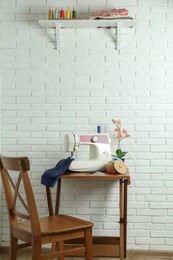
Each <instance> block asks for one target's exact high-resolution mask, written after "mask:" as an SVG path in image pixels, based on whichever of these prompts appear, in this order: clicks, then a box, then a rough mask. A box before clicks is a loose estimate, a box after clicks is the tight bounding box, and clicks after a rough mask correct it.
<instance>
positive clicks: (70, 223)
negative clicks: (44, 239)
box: [13, 215, 93, 235]
mask: <svg viewBox="0 0 173 260" xmlns="http://www.w3.org/2000/svg"><path fill="white" fill-rule="evenodd" d="M39 221H40V226H41V234H42V235H49V234H60V233H62V232H63V233H64V232H69V231H77V230H81V229H85V228H86V227H92V226H93V223H91V222H89V221H86V220H82V219H78V218H75V217H71V216H68V215H54V216H48V217H42V218H40V219H39ZM13 229H15V230H23V231H25V232H27V233H28V234H29V233H31V225H30V222H29V221H23V222H20V223H18V224H15V225H14V226H13Z"/></svg>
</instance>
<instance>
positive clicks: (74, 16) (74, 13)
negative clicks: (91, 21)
mask: <svg viewBox="0 0 173 260" xmlns="http://www.w3.org/2000/svg"><path fill="white" fill-rule="evenodd" d="M72 18H73V19H77V12H76V10H75V8H74V7H73V11H72Z"/></svg>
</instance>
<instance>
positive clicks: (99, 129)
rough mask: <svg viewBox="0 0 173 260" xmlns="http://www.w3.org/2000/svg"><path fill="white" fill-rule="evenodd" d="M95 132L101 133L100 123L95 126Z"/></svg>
mask: <svg viewBox="0 0 173 260" xmlns="http://www.w3.org/2000/svg"><path fill="white" fill-rule="evenodd" d="M97 133H98V134H100V133H101V126H100V125H98V126H97Z"/></svg>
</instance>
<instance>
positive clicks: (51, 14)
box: [48, 7, 53, 20]
mask: <svg viewBox="0 0 173 260" xmlns="http://www.w3.org/2000/svg"><path fill="white" fill-rule="evenodd" d="M52 18H53V10H52V8H51V7H50V8H49V11H48V19H49V20H50V19H52Z"/></svg>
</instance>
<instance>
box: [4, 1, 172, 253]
mask: <svg viewBox="0 0 173 260" xmlns="http://www.w3.org/2000/svg"><path fill="white" fill-rule="evenodd" d="M55 4H58V5H59V6H62V5H64V8H65V7H66V5H67V6H69V7H70V8H72V7H73V6H74V5H76V8H77V10H78V12H92V11H95V10H98V9H102V8H104V9H105V8H107V9H109V8H113V7H117V8H119V7H122V8H127V9H128V10H129V15H130V16H132V17H134V19H136V20H137V26H136V27H135V28H130V29H123V35H122V48H121V49H120V50H116V48H115V45H116V40H115V38H116V37H115V29H111V30H107V29H103V28H102V29H96V28H95V29H94V28H92V29H76V30H75V29H62V37H61V38H62V48H61V49H60V50H58V51H57V50H56V49H55V46H56V42H55V30H54V29H45V28H41V27H40V26H39V23H38V20H39V19H46V16H47V10H48V8H49V6H52V7H53V6H55ZM0 13H1V68H0V69H1V101H2V105H1V109H2V110H1V117H2V120H1V125H0V130H1V135H0V136H1V140H0V142H1V152H2V154H4V155H9V156H19V155H26V156H29V158H30V159H31V171H32V182H33V187H34V191H35V195H36V197H37V204H38V206H39V210H40V214H42V215H44V214H45V213H46V212H47V209H46V204H45V189H44V187H42V186H41V185H40V177H41V175H42V173H43V172H44V171H45V169H47V168H50V167H53V166H54V165H55V164H56V163H57V161H58V160H60V159H61V158H64V157H67V156H68V153H66V152H65V150H64V145H63V142H64V140H63V138H64V134H66V133H71V132H77V133H79V134H81V133H93V132H95V131H96V127H97V125H101V126H102V130H103V131H104V132H106V133H108V134H109V135H110V137H111V139H112V152H114V150H115V149H116V147H117V144H116V140H115V135H114V126H113V125H112V123H111V119H112V118H120V119H121V120H122V123H123V125H124V127H126V128H127V129H128V131H129V133H130V134H131V138H129V139H126V140H123V142H122V148H123V150H125V151H128V154H127V156H126V164H127V166H128V167H129V171H130V174H131V185H130V187H129V204H128V209H129V210H128V248H129V249H130V248H132V249H135V248H136V249H151V250H172V239H173V235H172V230H173V225H172V220H173V206H172V205H173V204H172V200H173V191H172V187H173V175H172V171H173V153H172V151H173V131H172V130H173V120H172V116H173V90H172V84H173V74H172V67H173V4H172V1H171V0H133V1H127V0H119V1H115V0H114V1H112V0H107V1H106V0H95V1H78V0H76V1H72V0H69V1H68V2H67V3H66V2H62V1H61V0H58V1H56V2H55V1H54V0H50V1H46V0H37V1H34V0H33V1H29V0H25V1H23V0H10V1H9V0H1V3H0ZM82 151H83V152H82V153H80V152H79V153H78V157H79V158H80V157H85V156H87V149H86V150H85V149H83V150H82ZM38 187H39V188H38ZM62 190H63V192H62V198H61V200H62V201H61V212H63V213H67V214H72V215H78V216H79V217H83V218H86V219H89V220H91V221H93V222H94V224H95V226H94V234H95V235H100V234H101V235H110V236H111V235H114V234H116V233H117V227H118V226H117V221H118V189H117V183H116V182H111V181H99V182H97V181H92V182H91V181H63V187H62ZM0 212H1V220H2V228H1V244H2V245H3V246H4V245H7V243H8V222H7V215H6V209H5V202H4V196H3V194H2V203H1V211H0ZM115 230H116V231H115Z"/></svg>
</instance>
